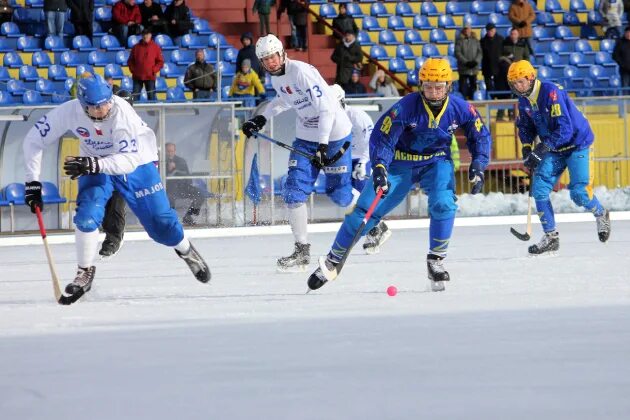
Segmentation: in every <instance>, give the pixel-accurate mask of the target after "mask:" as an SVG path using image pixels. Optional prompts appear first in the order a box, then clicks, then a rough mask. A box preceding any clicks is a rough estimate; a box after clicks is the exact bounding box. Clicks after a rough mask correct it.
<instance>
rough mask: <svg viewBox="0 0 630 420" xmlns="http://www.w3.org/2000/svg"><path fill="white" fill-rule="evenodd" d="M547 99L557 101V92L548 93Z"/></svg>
mask: <svg viewBox="0 0 630 420" xmlns="http://www.w3.org/2000/svg"><path fill="white" fill-rule="evenodd" d="M549 99H551V100H552V101H553V102H556V101H557V100H558V92H556V91H555V90H552V91H551V92H549Z"/></svg>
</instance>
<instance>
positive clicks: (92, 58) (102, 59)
mask: <svg viewBox="0 0 630 420" xmlns="http://www.w3.org/2000/svg"><path fill="white" fill-rule="evenodd" d="M87 62H88V64H90V65H92V66H104V65H106V64H108V63H111V62H112V60H111V57H109V56H108V55H107V54H105V52H104V51H90V53H89V54H88V58H87Z"/></svg>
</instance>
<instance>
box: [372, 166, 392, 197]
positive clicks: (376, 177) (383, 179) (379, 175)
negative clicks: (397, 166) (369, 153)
mask: <svg viewBox="0 0 630 420" xmlns="http://www.w3.org/2000/svg"><path fill="white" fill-rule="evenodd" d="M372 182H373V183H374V192H376V193H378V190H379V188H380V189H381V190H383V195H385V194H387V190H389V186H390V185H391V184H390V183H389V181H388V180H387V169H385V167H384V166H383V165H382V164H380V163H379V164H378V165H376V166H375V167H374V168H372Z"/></svg>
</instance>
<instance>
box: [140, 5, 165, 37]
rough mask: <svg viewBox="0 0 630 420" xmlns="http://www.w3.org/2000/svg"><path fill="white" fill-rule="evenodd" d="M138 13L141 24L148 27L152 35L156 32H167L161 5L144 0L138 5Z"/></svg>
mask: <svg viewBox="0 0 630 420" xmlns="http://www.w3.org/2000/svg"><path fill="white" fill-rule="evenodd" d="M140 15H142V26H144V27H145V28H149V29H150V30H151V33H152V34H153V36H155V35H157V34H168V29H167V27H166V19H165V18H164V12H162V6H160V4H159V3H157V2H154V1H153V0H144V2H143V3H142V4H141V5H140Z"/></svg>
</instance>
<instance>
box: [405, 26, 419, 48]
mask: <svg viewBox="0 0 630 420" xmlns="http://www.w3.org/2000/svg"><path fill="white" fill-rule="evenodd" d="M423 43H424V41H422V36H421V35H420V32H418V31H417V30H415V29H408V30H407V31H406V32H405V44H409V45H419V44H423Z"/></svg>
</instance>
